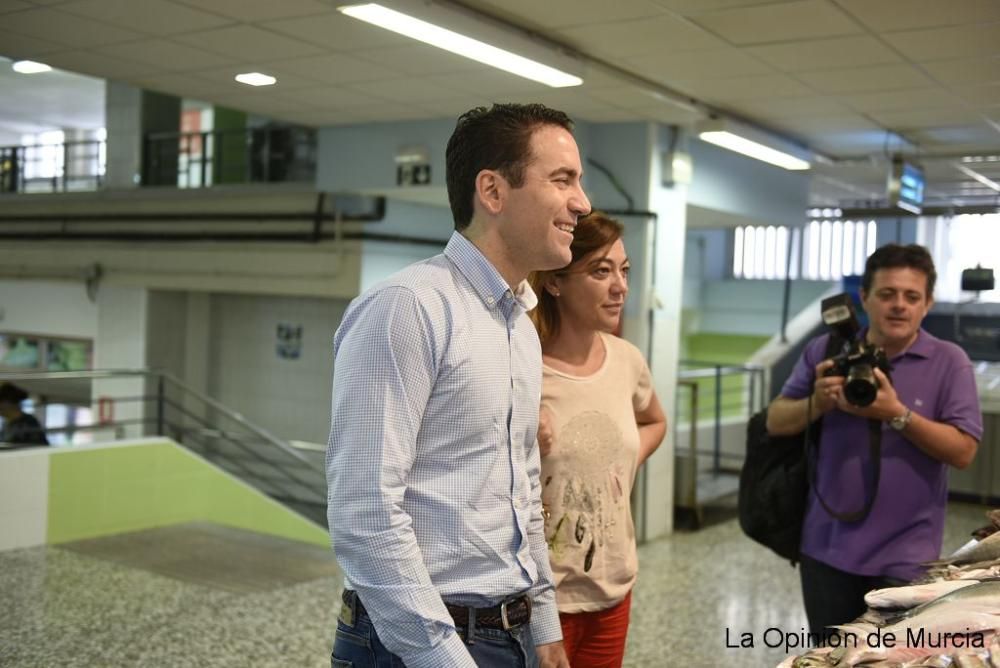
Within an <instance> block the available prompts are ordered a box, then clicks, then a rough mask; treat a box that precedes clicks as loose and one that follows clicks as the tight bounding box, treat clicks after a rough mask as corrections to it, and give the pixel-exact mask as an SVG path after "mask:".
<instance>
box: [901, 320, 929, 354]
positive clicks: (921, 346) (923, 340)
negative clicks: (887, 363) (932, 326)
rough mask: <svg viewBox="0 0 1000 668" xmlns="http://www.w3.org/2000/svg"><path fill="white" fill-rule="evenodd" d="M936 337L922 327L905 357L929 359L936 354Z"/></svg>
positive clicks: (904, 352)
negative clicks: (913, 356)
mask: <svg viewBox="0 0 1000 668" xmlns="http://www.w3.org/2000/svg"><path fill="white" fill-rule="evenodd" d="M933 339H934V337H932V336H931V335H930V334H928V333H927V332H925V331H924V328H923V327H921V328H920V329H918V330H917V339H916V340H915V341H914V342H913V343H912V344H911V345H910V347H909V348H907V349H906V350H904V351H903V355H916V356H917V357H924V358H929V357H931V355H933V354H934V340H933Z"/></svg>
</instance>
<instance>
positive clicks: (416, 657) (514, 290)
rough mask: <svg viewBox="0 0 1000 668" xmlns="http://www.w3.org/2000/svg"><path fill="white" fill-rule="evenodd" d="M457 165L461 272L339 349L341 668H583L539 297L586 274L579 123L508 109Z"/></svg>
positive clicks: (450, 261) (410, 274)
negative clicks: (553, 475) (533, 283)
mask: <svg viewBox="0 0 1000 668" xmlns="http://www.w3.org/2000/svg"><path fill="white" fill-rule="evenodd" d="M446 161H447V174H446V176H447V184H448V198H449V200H450V203H451V209H452V215H453V217H454V221H455V232H454V233H453V234H452V236H451V239H450V240H449V241H448V245H447V247H446V248H445V250H444V253H443V254H441V255H437V256H435V257H432V258H430V259H429V260H425V261H423V262H418V263H417V264H414V265H412V266H410V267H408V268H406V269H404V270H402V271H401V272H399V273H397V274H395V275H393V276H391V277H389V278H387V279H386V280H384V281H382V282H381V283H379V284H378V285H376V286H374V287H372V288H371V289H370V290H368V291H366V292H365V293H364V294H362V295H361V296H359V297H358V298H357V299H355V300H354V301H353V302H352V303H351V305H350V307H349V308H348V310H347V312H346V313H345V314H344V319H343V321H342V323H341V326H340V328H339V329H338V330H337V334H336V337H335V340H334V353H335V370H334V378H333V409H332V424H331V430H330V440H329V446H328V449H327V480H328V482H329V499H328V501H329V504H328V519H329V525H330V536H331V539H332V542H333V545H334V549H335V550H336V554H337V559H338V561H339V563H340V565H341V567H342V568H343V570H344V574H345V579H346V583H345V591H344V595H343V599H344V602H343V606H342V609H341V615H340V620H339V621H338V624H337V634H336V639H335V641H334V647H333V655H332V665H333V666H334V667H335V668H336V667H337V666H351V665H353V666H355V667H363V666H373V667H374V666H375V665H380V666H381V665H386V666H388V665H393V666H396V665H406V666H409V667H410V668H419V667H421V666H426V667H428V668H440V667H442V666H462V667H468V668H471V667H474V666H496V667H498V668H499V667H503V668H508V667H510V666H539V665H540V666H562V667H565V666H568V662H567V660H566V654H565V651H564V650H563V647H562V632H561V629H560V625H559V617H558V612H557V610H556V606H555V590H554V587H553V584H552V575H551V571H550V569H549V561H548V553H547V546H546V543H545V536H544V525H543V520H542V515H541V510H542V509H541V495H540V485H541V483H540V481H539V468H540V466H539V453H538V448H537V446H536V444H535V431H536V427H537V418H538V405H539V398H540V389H541V349H540V346H539V343H538V336H537V334H536V333H535V329H534V327H533V326H532V324H531V322H530V321H529V319H528V317H527V315H526V313H527V311H529V310H531V309H532V308H533V307H534V306H535V304H536V302H537V299H536V297H535V295H534V293H533V292H532V291H531V288H530V287H529V286H528V284H527V282H526V281H525V278H526V277H527V275H528V273H529V272H531V271H533V270H544V269H557V268H559V267H563V266H565V265H566V264H568V263H569V261H570V243H571V242H572V240H573V229H574V227H575V226H576V221H577V219H578V218H579V217H580V216H583V215H586V214H587V213H588V212H589V211H590V202H589V201H588V199H587V196H586V195H585V194H584V192H583V189H582V187H581V181H580V179H581V177H582V172H583V169H582V166H581V161H580V154H579V150H578V149H577V145H576V141H575V140H574V139H573V135H572V122H571V121H570V119H569V118H568V117H567V116H566V115H565V114H563V113H562V112H559V111H555V110H552V109H549V108H547V107H544V106H542V105H537V104H532V105H519V104H496V105H493V107H491V108H489V109H487V108H484V107H480V108H476V109H473V110H471V111H469V112H467V113H465V114H463V115H462V116H461V117H460V118H459V119H458V123H457V124H456V127H455V131H454V133H453V134H452V136H451V139H450V140H449V142H448V148H447V153H446Z"/></svg>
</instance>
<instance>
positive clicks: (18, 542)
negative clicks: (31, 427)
mask: <svg viewBox="0 0 1000 668" xmlns="http://www.w3.org/2000/svg"><path fill="white" fill-rule="evenodd" d="M48 454H49V453H48V450H47V449H27V450H15V451H10V452H0V551H3V550H12V549H14V548H18V547H32V546H34V545H43V544H44V543H45V536H46V532H47V530H48V498H49V457H48Z"/></svg>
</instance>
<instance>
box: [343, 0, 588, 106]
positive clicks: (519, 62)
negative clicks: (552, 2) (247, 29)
mask: <svg viewBox="0 0 1000 668" xmlns="http://www.w3.org/2000/svg"><path fill="white" fill-rule="evenodd" d="M337 9H338V10H339V11H340V12H342V13H344V14H346V15H348V16H350V17H353V18H356V19H359V20H361V21H365V22H366V23H371V24H372V25H376V26H378V27H380V28H385V29H386V30H391V31H393V32H395V33H399V34H400V35H405V36H406V37H410V38H412V39H415V40H418V41H421V42H423V43H424V44H430V45H431V46H436V47H438V48H439V49H444V50H445V51H450V52H451V53H454V54H457V55H459V56H465V57H466V58H470V59H472V60H475V61H477V62H480V63H483V64H484V65H489V66H490V67H495V68H497V69H500V70H503V71H505V72H510V73H511V74H516V75H518V76H521V77H524V78H525V79H531V80H532V81H537V82H539V83H543V84H545V85H546V86H552V87H553V88H565V87H567V86H579V85H580V84H582V83H583V79H581V78H580V77H577V76H574V75H572V74H568V73H566V72H563V71H562V70H557V69H556V68H554V67H549V66H548V65H543V64H542V63H539V62H537V61H534V60H529V59H528V58H525V57H523V56H519V55H517V54H516V53H511V52H510V51H504V50H503V49H498V48H497V47H495V46H491V45H489V44H487V43H485V42H480V41H479V40H477V39H472V38H471V37H466V36H465V35H461V34H459V33H457V32H453V31H451V30H448V29H446V28H442V27H440V26H437V25H434V24H433V23H428V22H427V21H421V20H420V19H417V18H414V17H412V16H409V15H407V14H402V13H400V12H397V11H395V10H392V9H389V8H388V7H383V6H382V5H377V4H366V5H347V6H344V7H338V8H337Z"/></svg>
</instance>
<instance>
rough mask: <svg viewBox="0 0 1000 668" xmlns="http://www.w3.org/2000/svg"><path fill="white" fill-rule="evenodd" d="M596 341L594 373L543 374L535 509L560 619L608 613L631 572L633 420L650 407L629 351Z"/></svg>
mask: <svg viewBox="0 0 1000 668" xmlns="http://www.w3.org/2000/svg"><path fill="white" fill-rule="evenodd" d="M601 338H602V340H603V342H604V347H605V350H606V355H605V357H604V364H603V365H601V368H600V369H598V370H597V371H596V372H595V373H593V374H591V375H589V376H585V377H581V376H573V375H570V374H567V373H563V372H561V371H556V370H555V369H552V368H550V367H548V366H547V365H543V368H542V406H543V407H544V408H547V409H548V410H549V411H550V413H551V418H552V429H553V433H554V442H553V445H552V449H551V450H550V452H549V454H548V455H547V456H546V457H544V458H543V459H542V475H541V482H542V504H543V507H544V513H545V538H546V540H547V541H548V544H549V559H550V561H551V563H552V572H553V575H554V578H555V584H556V599H557V602H558V604H559V611H560V612H568V613H574V612H593V611H596V610H604V609H607V608H610V607H611V606H613V605H615V604H616V603H618V602H620V601H621V600H622V599H624V598H625V596H626V595H627V594H628V592H629V591H630V590H631V589H632V585H633V584H634V583H635V578H636V572H637V571H638V558H637V556H636V549H635V527H634V525H633V524H632V509H631V506H630V504H629V499H630V496H631V493H632V483H633V481H634V480H635V473H636V464H637V462H638V458H639V429H638V427H637V426H636V422H635V413H636V412H637V411H642V410H645V408H646V407H647V406H648V405H649V401H650V397H651V396H652V393H653V390H652V379H651V377H650V373H649V367H648V366H647V365H646V361H645V360H644V359H643V357H642V353H640V352H639V350H638V349H637V348H636V347H635V346H633V345H632V344H631V343H629V342H628V341H625V340H624V339H620V338H618V337H616V336H612V335H610V334H601Z"/></svg>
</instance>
